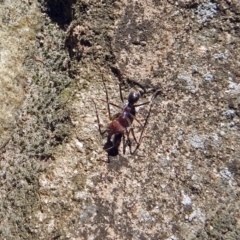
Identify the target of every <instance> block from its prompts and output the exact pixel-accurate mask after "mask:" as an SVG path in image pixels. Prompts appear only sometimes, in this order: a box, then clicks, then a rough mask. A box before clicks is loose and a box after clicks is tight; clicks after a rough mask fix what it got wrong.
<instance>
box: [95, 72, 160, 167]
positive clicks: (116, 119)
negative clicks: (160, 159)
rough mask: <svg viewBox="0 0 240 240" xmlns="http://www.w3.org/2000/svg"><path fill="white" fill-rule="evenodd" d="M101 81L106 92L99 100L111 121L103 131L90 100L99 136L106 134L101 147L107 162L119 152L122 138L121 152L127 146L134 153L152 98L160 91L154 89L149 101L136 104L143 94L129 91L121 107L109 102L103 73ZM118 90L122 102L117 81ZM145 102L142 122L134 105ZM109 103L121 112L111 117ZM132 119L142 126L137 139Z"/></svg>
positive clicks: (139, 142)
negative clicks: (144, 113) (133, 146)
mask: <svg viewBox="0 0 240 240" xmlns="http://www.w3.org/2000/svg"><path fill="white" fill-rule="evenodd" d="M100 71H101V69H100ZM102 82H103V86H104V90H105V93H106V101H105V100H101V101H103V102H106V103H107V108H108V115H109V119H110V120H111V122H110V123H109V124H108V126H107V128H106V129H105V130H104V131H102V130H101V127H100V120H99V116H98V110H97V106H96V103H95V102H94V100H93V99H92V101H93V103H94V106H95V112H96V116H97V122H98V130H99V133H100V135H101V136H103V135H104V134H107V142H106V143H105V144H104V147H103V149H104V150H105V151H106V152H107V153H108V162H109V161H110V158H109V157H110V156H111V157H113V156H117V155H118V154H119V146H120V144H121V140H122V139H123V153H124V154H125V149H126V146H128V147H129V150H130V154H134V153H135V152H136V151H137V150H138V148H139V147H140V144H141V142H142V138H143V133H144V130H145V128H146V125H147V122H148V118H149V116H150V112H151V109H152V103H153V100H154V99H155V97H156V96H157V95H158V94H159V93H160V91H159V90H157V91H155V92H154V94H153V95H152V98H151V100H150V101H148V102H144V103H141V104H138V105H136V103H137V102H138V100H139V98H140V97H141V96H142V95H143V93H141V92H140V91H139V92H132V91H131V92H130V93H129V95H128V101H127V102H126V103H125V104H124V105H123V107H119V106H118V105H116V104H113V103H110V102H109V97H108V91H107V87H106V84H105V81H104V79H103V74H102ZM119 91H120V98H121V100H122V102H124V101H123V96H122V87H121V83H119ZM146 104H150V107H149V110H148V113H147V116H146V118H145V121H144V124H142V123H141V122H140V121H139V120H138V119H137V118H136V107H139V106H142V105H146ZM110 105H112V106H114V107H117V108H119V109H121V112H118V113H117V114H115V115H114V116H113V117H111V112H110V107H109V106H110ZM133 120H136V121H137V122H138V123H139V124H140V126H141V128H142V130H141V133H140V137H139V139H138V140H137V139H136V137H135V134H134V131H133V128H132V127H131V125H132V123H133ZM130 133H131V134H132V136H133V138H134V141H135V142H136V147H135V149H134V150H133V151H132V146H131V141H130ZM124 134H126V136H127V142H126V141H125V135H124Z"/></svg>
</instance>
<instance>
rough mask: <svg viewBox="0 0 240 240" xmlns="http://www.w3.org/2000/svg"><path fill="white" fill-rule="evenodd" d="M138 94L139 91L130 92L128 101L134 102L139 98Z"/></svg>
mask: <svg viewBox="0 0 240 240" xmlns="http://www.w3.org/2000/svg"><path fill="white" fill-rule="evenodd" d="M140 96H141V94H140V92H130V93H129V95H128V102H129V103H131V104H134V103H136V102H137V101H138V100H139V98H140Z"/></svg>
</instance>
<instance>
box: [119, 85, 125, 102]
mask: <svg viewBox="0 0 240 240" xmlns="http://www.w3.org/2000/svg"><path fill="white" fill-rule="evenodd" d="M118 85H119V92H120V98H121V101H122V102H124V100H123V95H122V86H121V83H119V84H118Z"/></svg>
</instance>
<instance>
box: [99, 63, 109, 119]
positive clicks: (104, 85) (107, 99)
mask: <svg viewBox="0 0 240 240" xmlns="http://www.w3.org/2000/svg"><path fill="white" fill-rule="evenodd" d="M98 67H99V70H100V72H101V75H102V82H103V87H104V90H105V94H106V102H107V109H108V116H109V120H111V112H110V107H109V97H108V91H107V87H106V84H105V81H104V78H103V73H102V69H101V67H100V66H98Z"/></svg>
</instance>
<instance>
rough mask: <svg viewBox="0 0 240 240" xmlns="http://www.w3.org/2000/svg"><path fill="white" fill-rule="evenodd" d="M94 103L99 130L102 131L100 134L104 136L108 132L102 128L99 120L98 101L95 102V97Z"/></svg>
mask: <svg viewBox="0 0 240 240" xmlns="http://www.w3.org/2000/svg"><path fill="white" fill-rule="evenodd" d="M91 100H92V102H93V104H94V107H95V113H96V116H97V122H98V131H99V133H100V135H101V136H102V135H103V134H105V133H106V130H104V131H102V130H101V125H100V120H99V116H98V111H97V106H96V103H95V102H94V100H93V99H91Z"/></svg>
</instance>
